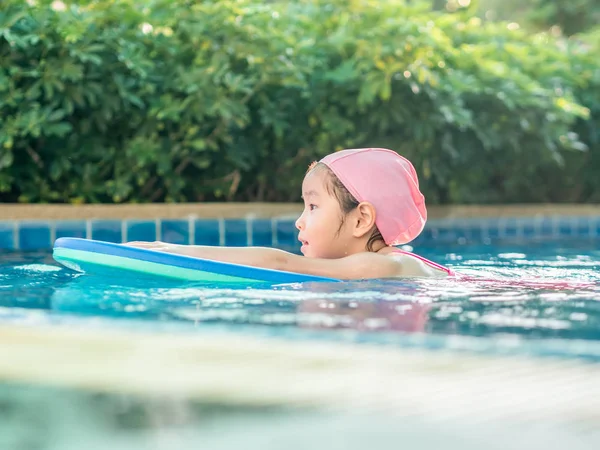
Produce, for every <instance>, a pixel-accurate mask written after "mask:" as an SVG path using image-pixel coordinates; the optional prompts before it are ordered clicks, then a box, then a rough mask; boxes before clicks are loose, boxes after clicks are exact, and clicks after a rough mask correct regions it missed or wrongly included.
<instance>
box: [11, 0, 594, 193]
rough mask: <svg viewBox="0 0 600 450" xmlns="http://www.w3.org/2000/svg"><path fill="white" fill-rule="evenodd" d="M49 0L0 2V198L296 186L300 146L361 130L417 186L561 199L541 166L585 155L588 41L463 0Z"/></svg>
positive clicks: (336, 142) (310, 155)
mask: <svg viewBox="0 0 600 450" xmlns="http://www.w3.org/2000/svg"><path fill="white" fill-rule="evenodd" d="M30 3H34V2H30ZM65 3H66V4H67V8H66V9H65V10H55V9H53V7H52V4H54V7H56V5H57V3H56V2H54V3H52V2H50V1H47V0H45V1H40V0H38V1H37V3H36V4H35V5H34V6H30V5H29V4H28V3H27V2H23V1H22V0H4V2H3V8H2V10H0V57H1V58H2V61H3V64H2V65H1V66H0V149H1V153H0V200H2V201H4V202H7V201H9V202H10V201H20V202H146V201H210V200H242V201H245V200H250V201H288V200H298V198H299V185H300V182H301V179H302V176H303V174H304V172H305V169H306V166H307V164H308V163H309V162H310V161H312V160H313V159H316V158H319V157H320V156H323V155H325V154H327V153H329V152H331V151H333V150H335V149H340V148H344V147H359V146H385V147H389V148H393V149H395V150H397V151H399V152H400V153H402V154H404V155H406V156H407V157H409V158H410V159H411V160H413V162H414V163H415V166H416V167H417V170H418V172H419V173H420V175H421V178H422V185H423V190H424V192H425V194H426V195H427V197H428V201H429V203H436V202H438V203H450V202H462V203H470V202H515V201H550V200H552V201H563V200H567V195H566V194H565V192H564V191H561V190H560V189H558V186H557V185H558V184H559V183H557V180H556V179H555V178H547V175H548V174H562V175H565V177H566V178H568V177H567V175H569V176H571V178H570V179H572V180H577V179H578V175H576V174H573V173H572V172H569V173H563V172H565V170H566V169H565V167H567V168H570V169H571V170H573V171H577V170H581V169H582V168H584V169H585V168H587V166H583V165H582V161H584V160H585V157H584V156H583V155H585V153H583V152H582V151H581V150H584V149H585V148H586V145H585V144H587V147H590V145H595V146H596V147H595V150H594V149H591V150H590V151H588V152H587V155H588V157H589V155H592V154H594V155H595V154H596V153H597V152H598V149H597V143H596V144H594V142H593V139H591V137H590V136H591V134H590V135H589V136H588V135H586V134H585V130H586V127H588V126H590V124H591V122H589V121H588V120H587V116H588V113H589V111H588V108H586V107H584V106H582V105H588V104H594V105H598V102H597V100H598V99H597V95H598V94H597V92H598V87H600V86H599V85H600V81H599V80H598V69H596V64H595V62H594V61H593V59H594V58H593V57H592V52H591V51H588V50H586V49H585V48H586V47H584V46H583V45H581V44H578V50H577V51H570V50H569V49H568V48H563V47H561V46H560V45H559V43H557V42H556V41H554V40H553V39H552V38H550V37H549V36H547V35H540V36H529V35H527V34H526V33H525V32H523V31H520V30H514V29H508V28H507V24H505V23H482V22H481V21H480V20H479V19H478V18H475V17H471V16H470V15H469V12H468V11H466V12H464V13H460V14H444V13H440V12H435V11H431V7H430V3H429V2H422V3H419V2H417V3H416V4H415V3H414V2H410V3H408V4H407V3H405V2H403V1H398V0H388V1H387V2H381V1H379V0H327V1H325V0H296V1H294V2H287V1H285V2H284V1H273V2H269V3H265V2H263V1H258V0H237V1H234V0H203V1H199V0H198V1H193V0H188V1H183V0H182V1H176V2H173V1H172V0H152V1H144V2H142V1H141V0H117V1H109V0H97V1H95V2H74V1H65ZM78 3H81V4H80V5H79V4H78ZM574 45H575V44H574ZM587 96H589V98H588V97H587ZM588 102H589V103H588ZM592 115H593V117H595V119H594V120H595V125H597V123H598V116H597V110H593V111H592ZM595 125H594V124H592V125H591V129H595V128H594V127H595ZM574 131H580V132H582V131H583V132H584V133H582V137H583V138H584V139H585V140H586V142H585V144H584V143H583V142H581V140H580V139H579V136H578V135H577V133H575V132H574ZM595 136H596V138H597V135H595ZM594 152H595V153H594ZM596 158H597V157H596ZM565 161H566V164H565ZM599 183H600V182H597V181H593V182H592V185H593V187H594V186H597V185H598V184H599ZM569 192H570V194H569V195H570V196H571V197H569V198H568V200H571V201H577V200H581V199H585V196H582V197H577V196H573V195H572V193H573V192H574V188H573V189H571V190H569Z"/></svg>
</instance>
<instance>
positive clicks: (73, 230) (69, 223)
mask: <svg viewBox="0 0 600 450" xmlns="http://www.w3.org/2000/svg"><path fill="white" fill-rule="evenodd" d="M55 230H56V233H55V235H56V239H58V238H61V237H74V238H82V239H85V237H86V226H85V221H82V220H61V221H59V222H56V226H55Z"/></svg>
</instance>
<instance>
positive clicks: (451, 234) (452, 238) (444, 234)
mask: <svg viewBox="0 0 600 450" xmlns="http://www.w3.org/2000/svg"><path fill="white" fill-rule="evenodd" d="M436 240H437V241H442V242H456V241H457V240H458V234H457V233H456V230H453V229H451V228H438V230H437V236H436Z"/></svg>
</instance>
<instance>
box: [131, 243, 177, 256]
mask: <svg viewBox="0 0 600 450" xmlns="http://www.w3.org/2000/svg"><path fill="white" fill-rule="evenodd" d="M123 245H127V246H129V247H138V248H145V249H147V250H155V251H157V252H168V253H176V252H177V250H176V247H177V246H176V245H175V244H167V243H166V242H160V241H154V242H145V241H132V242H125V243H124V244H123Z"/></svg>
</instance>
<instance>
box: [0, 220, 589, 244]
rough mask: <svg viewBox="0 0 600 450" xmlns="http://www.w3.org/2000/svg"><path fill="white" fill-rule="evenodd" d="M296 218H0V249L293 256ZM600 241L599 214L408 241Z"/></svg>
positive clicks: (428, 231)
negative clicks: (249, 250) (221, 249)
mask: <svg viewBox="0 0 600 450" xmlns="http://www.w3.org/2000/svg"><path fill="white" fill-rule="evenodd" d="M297 235H298V234H297V230H296V227H295V219H294V218H292V217H289V216H286V217H272V218H255V217H247V218H216V219H213V218H196V217H187V218H181V219H173V218H168V219H161V218H156V219H86V220H47V219H22V220H0V250H23V251H29V250H49V249H51V248H52V246H53V243H54V241H55V239H57V238H60V237H78V238H88V239H95V240H101V241H108V242H127V241H154V240H160V241H165V242H169V243H175V244H196V245H220V246H223V245H225V246H250V245H256V246H272V247H277V248H282V249H285V250H289V251H295V252H298V251H299V249H300V245H299V242H298V240H297ZM599 237H600V214H598V215H586V216H559V215H555V216H535V217H482V218H442V219H432V220H429V221H428V223H427V225H426V227H425V230H424V231H423V232H422V233H421V235H420V236H419V237H417V239H415V240H414V241H413V242H411V243H410V245H411V246H413V247H418V246H427V245H435V244H436V243H440V244H467V243H484V244H485V243H493V242H494V241H496V240H506V239H517V240H518V239H536V240H541V239H570V238H579V239H581V238H590V239H595V238H599Z"/></svg>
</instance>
